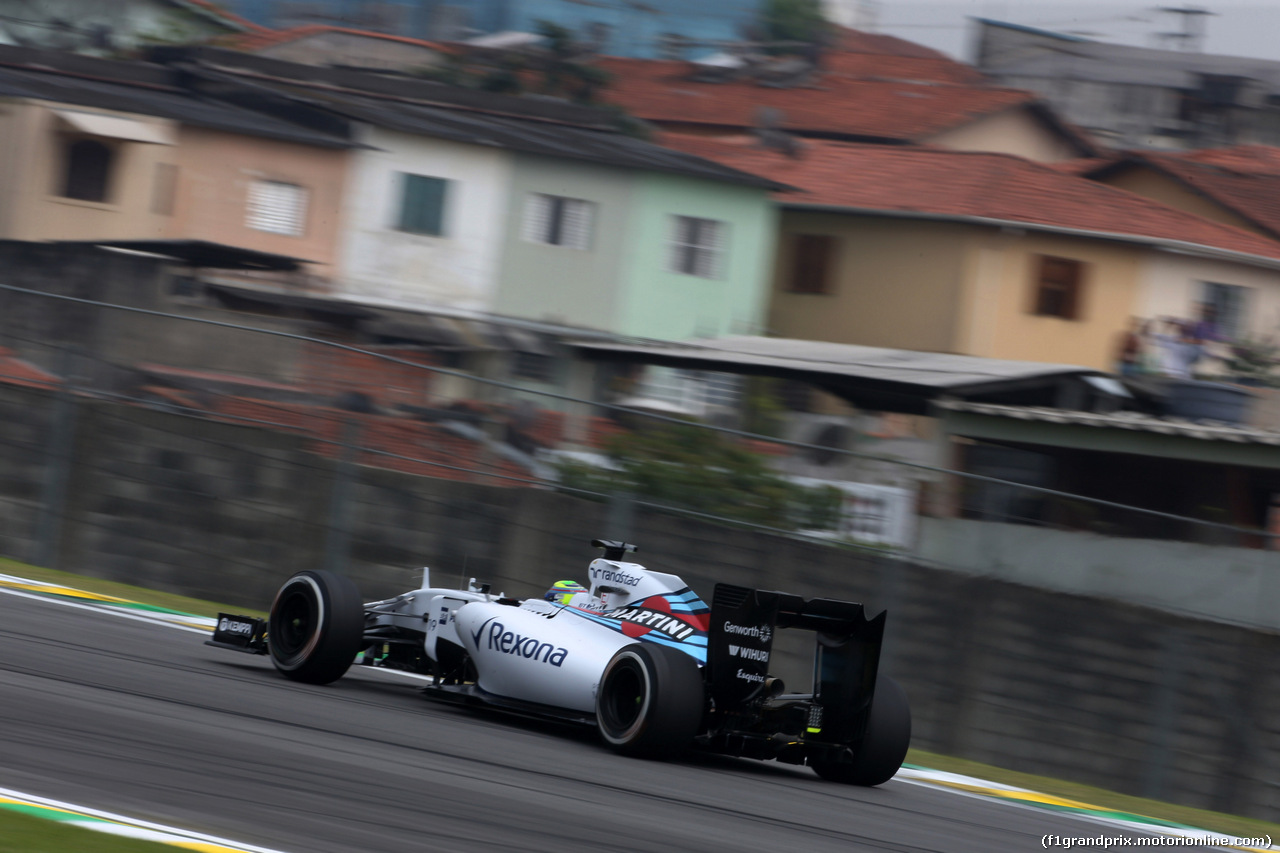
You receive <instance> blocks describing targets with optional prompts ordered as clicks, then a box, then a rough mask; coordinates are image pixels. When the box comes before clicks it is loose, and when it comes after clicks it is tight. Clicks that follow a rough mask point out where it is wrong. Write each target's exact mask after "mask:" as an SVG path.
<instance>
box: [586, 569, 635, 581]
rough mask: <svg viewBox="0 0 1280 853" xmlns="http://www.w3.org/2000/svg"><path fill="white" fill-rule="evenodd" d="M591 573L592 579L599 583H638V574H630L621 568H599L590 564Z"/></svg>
mask: <svg viewBox="0 0 1280 853" xmlns="http://www.w3.org/2000/svg"><path fill="white" fill-rule="evenodd" d="M591 574H592V575H593V579H594V580H597V581H599V582H601V583H620V584H622V585H623V586H635V585H637V584H638V583H640V576H639V575H630V574H627V573H626V572H624V571H622V570H621V569H601V568H597V567H595V566H592V568H591Z"/></svg>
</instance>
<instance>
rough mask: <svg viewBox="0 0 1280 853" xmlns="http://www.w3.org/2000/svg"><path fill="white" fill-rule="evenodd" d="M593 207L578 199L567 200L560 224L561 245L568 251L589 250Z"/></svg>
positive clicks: (589, 203) (587, 202)
mask: <svg viewBox="0 0 1280 853" xmlns="http://www.w3.org/2000/svg"><path fill="white" fill-rule="evenodd" d="M594 207H595V205H593V204H592V203H591V202H589V201H582V200H580V199H567V200H566V202H565V206H564V222H563V223H562V224H561V232H560V233H561V235H562V237H563V239H562V241H561V245H563V246H565V248H568V249H590V248H591V218H592V213H593V210H592V208H594Z"/></svg>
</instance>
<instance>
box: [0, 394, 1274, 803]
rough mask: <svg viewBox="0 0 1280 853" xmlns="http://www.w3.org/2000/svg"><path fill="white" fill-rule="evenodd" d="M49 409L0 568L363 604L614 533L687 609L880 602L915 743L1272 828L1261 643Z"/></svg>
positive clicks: (0, 432) (747, 538)
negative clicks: (334, 578) (312, 589)
mask: <svg viewBox="0 0 1280 853" xmlns="http://www.w3.org/2000/svg"><path fill="white" fill-rule="evenodd" d="M69 408H70V409H71V410H72V411H73V414H71V415H67V414H66V412H65V411H64V412H62V413H59V412H58V410H57V409H56V408H55V397H54V396H53V395H51V394H49V393H47V392H44V391H38V390H29V389H17V388H12V387H0V424H3V425H4V426H3V428H2V429H0V472H2V474H0V553H2V554H4V555H6V556H14V557H19V558H27V559H30V558H31V557H30V555H31V554H33V553H39V552H40V548H39V547H38V546H39V545H40V542H39V540H40V537H41V535H42V533H41V531H42V530H43V531H45V532H49V531H50V530H51V531H52V532H53V533H54V534H55V537H56V546H57V547H56V548H55V549H54V555H55V556H54V559H52V560H50V562H52V563H54V564H56V565H60V566H62V567H65V568H69V569H74V570H76V571H80V572H83V573H86V574H90V575H97V576H102V577H108V578H112V579H115V580H121V581H127V582H132V583H141V584H145V585H148V586H152V587H155V588H157V589H166V590H172V591H175V592H183V593H188V594H192V595H198V596H202V597H205V598H209V599H213V600H217V601H221V602H225V603H227V604H229V605H232V606H253V607H259V608H265V607H266V606H268V603H269V602H270V600H271V596H272V594H273V592H274V590H275V588H276V587H277V586H278V584H279V583H280V582H281V580H283V579H284V578H285V577H287V576H288V575H289V574H290V573H292V572H294V571H296V570H298V569H302V568H316V567H322V566H329V567H331V568H337V569H342V570H344V571H346V572H347V573H348V574H349V575H351V576H352V577H354V578H355V579H356V581H357V583H358V584H359V586H360V588H361V590H362V592H363V593H364V595H365V596H366V597H368V598H375V597H381V596H383V595H387V594H391V593H395V592H400V591H404V590H406V589H410V588H412V587H414V586H416V584H417V582H418V578H419V572H420V567H421V566H422V565H424V564H425V565H429V566H431V567H432V570H433V581H434V582H435V583H438V584H442V585H452V584H454V583H455V582H456V583H465V581H466V579H467V578H469V577H476V578H480V579H483V580H486V581H489V582H491V583H492V584H493V586H494V588H495V589H497V590H501V591H504V592H506V593H508V594H511V595H517V596H525V595H531V594H537V593H540V592H541V591H543V590H544V589H545V588H546V587H547V586H548V585H549V584H550V583H551V582H553V581H555V580H558V579H561V578H581V577H583V576H584V575H585V568H586V563H587V561H588V560H589V559H590V558H591V557H592V556H594V553H593V552H592V550H591V549H590V547H589V546H588V545H587V540H588V539H590V538H591V537H595V536H603V537H610V538H613V537H621V538H626V539H628V540H629V541H633V542H636V543H638V544H639V546H640V549H641V550H640V552H639V554H638V555H637V557H638V558H639V559H640V561H641V562H643V563H645V564H646V565H648V566H650V567H651V568H654V569H657V570H661V571H667V572H673V573H675V574H678V575H680V576H681V577H683V578H684V580H685V581H686V582H688V583H689V584H690V585H691V586H693V587H694V589H696V590H698V591H700V592H701V594H702V595H704V596H709V595H710V592H711V587H712V585H713V584H714V582H716V581H728V582H732V583H737V584H743V585H749V586H756V587H762V588H768V589H781V590H785V591H789V592H794V593H798V594H801V595H804V596H807V597H815V596H827V597H833V598H845V599H851V600H855V601H862V602H864V603H865V604H867V605H868V607H869V608H870V609H871V610H872V611H878V610H880V609H882V608H883V609H887V610H888V611H889V613H890V616H889V623H888V624H889V627H888V632H887V635H886V643H885V648H884V654H883V659H882V666H883V667H884V671H885V672H887V673H889V674H891V675H892V676H893V677H895V678H897V679H898V680H900V681H901V682H902V683H903V684H904V685H905V687H906V689H907V692H908V694H909V695H910V697H911V702H912V709H913V715H914V721H915V723H914V736H913V737H914V743H915V745H916V746H918V747H922V748H925V749H930V750H936V751H939V752H944V753H949V754H954V755H959V756H964V757H968V758H973V759H977V760H980V761H987V762H991V763H995V764H999V765H1003V766H1006V767H1011V768H1013V769H1016V770H1024V771H1029V772H1037V773H1048V774H1052V775H1057V776H1061V777H1064V778H1068V779H1075V780H1079V781H1082V782H1086V783H1091V784H1096V785H1102V786H1106V787H1110V788H1113V789H1117V790H1121V791H1125V792H1128V793H1133V794H1140V795H1144V796H1151V797H1159V798H1163V799H1167V800H1172V801H1175V802H1182V803H1186V804H1189V805H1193V806H1199V807H1204V808H1213V809H1218V810H1223V811H1233V812H1238V813H1242V814H1248V815H1253V816H1256V817H1260V818H1264V819H1269V820H1273V821H1274V820H1280V801H1277V799H1276V797H1275V791H1274V785H1275V782H1276V780H1277V779H1280V724H1278V723H1277V720H1280V673H1277V671H1276V669H1275V667H1274V662H1275V661H1276V660H1277V659H1280V635H1277V634H1276V633H1275V632H1265V631H1249V630H1245V629H1242V628H1239V627H1234V626H1230V625H1223V624H1219V623H1216V622H1212V621H1206V620H1197V619H1192V618H1188V617H1185V616H1179V615H1175V614H1170V613H1165V612H1161V611H1158V610H1154V609H1150V608H1141V607H1137V606H1134V605H1131V604H1126V603H1123V602H1116V601H1109V600H1105V599H1102V598H1089V597H1083V596H1075V595H1070V594H1065V593H1063V592H1055V591H1052V590H1046V589H1036V588H1032V587H1029V586H1024V585H1020V584H1017V583H1011V582H1009V581H1008V580H1003V579H999V578H994V577H978V576H975V575H973V574H972V573H970V572H966V571H956V570H944V569H940V568H934V567H928V566H924V565H916V564H912V563H909V562H906V561H901V560H895V559H890V558H888V557H885V556H882V555H869V554H866V553H859V552H854V551H851V550H847V549H842V548H832V547H827V546H822V545H818V544H813V543H806V542H801V541H797V540H793V539H790V538H787V537H781V536H775V535H766V534H763V533H753V532H744V531H741V530H737V529H733V528H724V527H716V526H713V525H710V524H707V523H705V522H702V521H696V520H692V519H689V518H684V517H678V516H673V515H665V514H660V513H657V512H655V511H650V510H645V509H643V508H638V507H634V506H631V507H628V506H627V505H625V504H616V505H612V506H611V505H608V504H603V503H588V502H584V501H582V500H579V499H576V498H571V497H568V496H565V495H559V494H555V493H552V492H548V491H542V490H532V489H514V488H511V489H508V488H496V487H486V486H475V485H459V484H457V483H451V482H445V481H442V480H435V479H428V478H422V477H415V476H411V475H407V474H400V473H396V472H391V471H384V470H373V469H365V468H359V467H355V466H352V465H349V464H344V463H343V462H342V461H341V454H339V459H338V460H337V461H335V460H334V459H331V458H325V457H320V456H317V455H315V454H313V453H311V452H309V448H307V447H305V446H303V445H302V444H301V443H300V440H299V439H297V438H294V437H290V436H282V435H279V434H275V433H270V432H267V431H264V430H260V429H257V428H251V427H240V426H232V425H227V424H221V423H211V422H207V421H200V420H196V419H191V418H187V417H183V416H178V415H173V414H168V413H163V412H158V411H148V410H142V409H137V408H128V407H121V406H118V405H115V404H111V403H107V402H104V401H99V400H90V399H77V400H75V401H74V405H72V406H70V407H69ZM59 424H62V426H61V427H60V426H59ZM59 436H66V440H63V439H62V438H59ZM59 460H62V462H63V463H69V464H63V465H62V467H60V464H61V463H59ZM60 470H61V471H64V472H65V474H66V476H65V478H60V477H59V476H57V474H58V472H59V471H60ZM343 484H345V485H343ZM335 494H337V495H338V496H339V497H340V498H341V500H339V501H338V502H337V503H336V504H335V501H334V496H335ZM344 495H345V497H343V496H344ZM50 506H52V507H56V508H58V511H57V512H55V513H48V512H44V511H43V510H44V509H45V508H47V507H50ZM335 509H336V511H335ZM50 522H55V523H54V524H53V525H52V527H51V526H50V524H49V523H50ZM1028 532H1030V531H1028ZM1077 541H1088V540H1076V539H1072V540H1070V542H1067V541H1065V540H1064V541H1062V542H1057V541H1055V540H1051V539H1046V540H1045V544H1043V545H1041V546H1039V547H1040V548H1041V550H1040V551H1037V552H1036V557H1037V558H1038V559H1046V560H1047V559H1048V556H1047V555H1048V554H1051V553H1054V554H1056V553H1062V554H1065V553H1067V552H1069V551H1070V550H1071V548H1073V547H1074V546H1075V544H1076V543H1077ZM1115 544H1117V545H1119V544H1121V543H1115ZM1143 545H1145V546H1147V547H1146V550H1140V546H1143ZM1101 547H1102V546H1101V543H1099V544H1098V548H1099V549H1101ZM1125 547H1129V546H1128V545H1127V544H1126V545H1125ZM1132 547H1133V549H1134V550H1133V551H1130V552H1126V554H1125V556H1128V557H1129V558H1130V561H1133V562H1146V563H1147V564H1148V565H1150V566H1152V568H1151V581H1152V583H1160V582H1161V581H1162V576H1161V575H1160V573H1159V569H1158V568H1156V567H1158V566H1161V565H1163V564H1164V563H1166V562H1167V563H1168V564H1169V565H1172V566H1175V568H1176V570H1177V571H1178V572H1181V571H1183V567H1184V566H1186V567H1189V566H1190V559H1191V554H1192V553H1193V552H1191V551H1188V553H1187V556H1186V557H1184V558H1183V559H1182V560H1174V559H1173V558H1172V556H1171V555H1170V554H1169V553H1168V552H1167V551H1165V550H1163V543H1133V545H1132ZM1177 547H1179V548H1184V549H1185V548H1187V546H1177ZM976 548H977V546H975V545H973V544H972V543H969V544H966V543H963V542H961V543H959V544H957V545H956V548H955V549H953V552H954V551H956V550H960V549H976ZM982 553H987V552H982ZM1196 553H1198V552H1196ZM952 556H953V557H954V559H955V560H959V561H963V557H964V555H962V554H956V553H953V554H952ZM1202 556H1203V560H1202V562H1201V571H1202V572H1203V573H1204V574H1205V576H1206V577H1209V576H1216V577H1220V572H1221V571H1222V570H1223V569H1222V567H1223V566H1224V565H1225V566H1226V567H1227V570H1228V571H1232V572H1234V571H1235V569H1234V568H1233V567H1234V565H1235V563H1234V562H1232V561H1233V560H1234V559H1235V557H1234V556H1232V555H1225V556H1224V554H1223V553H1222V552H1221V551H1205V552H1204V553H1203V555H1202ZM1157 558H1159V559H1157ZM1048 568H1050V569H1051V568H1053V566H1052V565H1051V566H1049V567H1048ZM1210 583H1211V582H1210V581H1206V583H1205V584H1204V585H1203V586H1201V587H1195V588H1189V589H1188V590H1187V592H1188V594H1191V595H1195V594H1203V593H1204V592H1205V587H1207V586H1209V585H1210ZM811 642H812V641H811V639H810V638H808V637H806V636H805V635H803V634H794V633H793V632H783V634H782V635H781V637H780V639H779V646H778V650H779V655H778V660H777V663H778V671H779V672H780V673H781V674H782V676H783V677H784V678H785V679H787V680H788V681H789V682H790V683H791V684H792V686H793V687H795V686H798V684H797V681H798V680H801V679H802V678H803V676H804V674H805V673H806V671H807V668H808V664H807V660H808V658H807V655H808V652H807V649H808V648H811V645H810V644H811Z"/></svg>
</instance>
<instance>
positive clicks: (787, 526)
mask: <svg viewBox="0 0 1280 853" xmlns="http://www.w3.org/2000/svg"><path fill="white" fill-rule="evenodd" d="M605 454H606V456H607V458H608V461H609V465H610V466H611V467H609V468H604V467H600V466H596V465H590V464H586V463H582V462H575V461H564V462H562V463H560V465H559V475H560V483H561V485H562V486H563V487H567V488H570V489H581V490H585V491H589V492H597V493H605V494H612V493H615V492H626V493H629V494H631V495H633V496H634V497H636V498H637V499H640V500H645V501H652V502H653V503H657V504H661V505H663V506H670V507H676V508H679V509H686V510H692V511H694V512H702V513H706V514H708V515H715V516H719V517H721V518H727V519H731V520H734V521H745V522H748V523H750V524H759V525H764V526H767V527H776V528H780V529H784V530H829V529H832V528H833V527H835V525H836V522H837V521H838V520H839V517H840V506H841V501H842V499H843V494H842V493H841V492H840V490H839V489H836V488H834V487H832V486H819V487H816V488H809V487H806V486H800V485H797V484H795V483H792V482H790V481H789V480H787V479H786V478H785V477H782V476H781V475H779V474H777V473H775V472H774V471H773V470H772V469H770V468H769V467H768V464H767V461H766V458H765V457H764V456H763V455H761V454H759V453H755V452H753V451H752V450H750V449H749V448H748V447H746V446H744V445H743V444H741V443H740V442H737V441H735V440H732V439H730V438H726V437H725V436H724V435H722V434H720V433H716V432H712V431H711V430H708V429H704V428H702V427H700V426H697V425H694V424H663V425H659V426H651V427H646V428H645V429H641V430H637V431H634V432H628V433H624V434H622V435H619V436H615V437H614V438H612V439H611V440H610V441H609V442H608V444H607V445H606V447H605Z"/></svg>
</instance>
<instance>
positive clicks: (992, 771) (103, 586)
mask: <svg viewBox="0 0 1280 853" xmlns="http://www.w3.org/2000/svg"><path fill="white" fill-rule="evenodd" d="M0 574H12V575H18V576H20V577H24V578H30V579H31V580H38V581H44V582H46V583H59V584H64V585H66V586H71V587H76V588H77V589H83V590H87V591H89V592H96V593H101V594H102V595H114V596H117V597H119V598H127V599H129V600H131V601H138V602H141V603H143V604H151V605H155V606H158V607H167V608H169V609H171V610H180V611H182V612H184V613H194V614H196V615H198V616H217V615H218V612H219V611H233V612H236V613H244V614H245V615H249V616H266V615H267V614H266V613H265V612H264V611H256V610H251V609H246V608H243V607H228V606H226V605H219V604H212V603H210V602H207V601H201V600H200V599H196V598H188V597H186V596H181V595H172V594H170V593H165V592H155V591H153V590H149V589H143V588H142V587H136V586H130V585H128V584H123V583H116V582H115V581H108V580H101V579H99V578H91V577H86V576H84V575H76V574H71V573H70V572H60V571H55V570H53V569H41V568H36V567H34V566H28V565H26V564H25V563H19V562H17V561H15V560H8V559H5V558H3V557H0ZM907 762H908V763H910V764H918V765H920V766H921V767H928V768H930V769H933V770H942V771H945V772H949V773H961V774H964V775H966V776H975V777H977V778H979V779H986V780H988V781H991V782H999V783H1001V784H1005V785H1014V786H1016V787H1019V788H1028V789H1030V790H1033V791H1039V792H1040V793H1043V794H1052V795H1053V796H1056V797H1062V798H1064V799H1068V800H1079V801H1080V802H1083V803H1088V804H1089V805H1092V806H1098V807H1100V808H1103V809H1108V810H1111V811H1119V812H1127V813H1129V814H1137V815H1143V816H1145V817H1153V818H1157V819H1159V820H1167V821H1171V822H1173V823H1181V824H1185V825H1187V826H1194V827H1197V828H1199V829H1205V830H1209V831H1211V832H1215V833H1221V834H1223V835H1234V836H1238V837H1245V838H1251V837H1255V836H1259V835H1270V836H1271V838H1272V840H1273V842H1280V824H1275V823H1268V822H1267V821H1262V820H1254V819H1253V818H1247V817H1240V816H1238V815H1230V814H1223V813H1222V812H1212V811H1207V810H1205V809H1196V808H1191V807H1190V806H1179V805H1174V804H1172V803H1163V802H1160V801H1158V800H1147V799H1143V798H1141V797H1133V796H1129V795H1128V794H1120V793H1117V792H1115V791H1108V790H1106V789H1105V788H1094V787H1091V786H1089V785H1081V784H1078V783H1076V782H1065V781H1063V780H1060V779H1053V778H1051V777H1048V776H1035V775H1033V774H1030V773H1020V772H1017V771H1014V770H1005V769H1004V768H1002V767H994V766H992V765H989V764H981V763H979V762H977V761H969V760H967V759H964V758H952V757H950V756H946V755H938V754H936V753H932V752H924V751H923V750H918V749H913V750H911V751H910V752H908V753H907ZM3 817H4V815H3V813H0V818H3ZM4 838H5V836H4V835H3V831H2V830H0V853H8V848H6V847H4V846H3V843H2V842H3V841H4ZM154 846H155V845H148V846H147V848H145V849H151V848H152V847H154ZM14 849H15V850H23V851H26V850H43V849H54V848H34V847H32V848H14ZM64 849H78V848H64ZM86 849H87V848H86ZM93 849H95V850H96V849H97V848H93ZM103 849H114V848H103ZM121 849H125V848H121ZM130 849H131V848H130ZM138 849H139V850H141V849H144V848H138Z"/></svg>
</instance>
